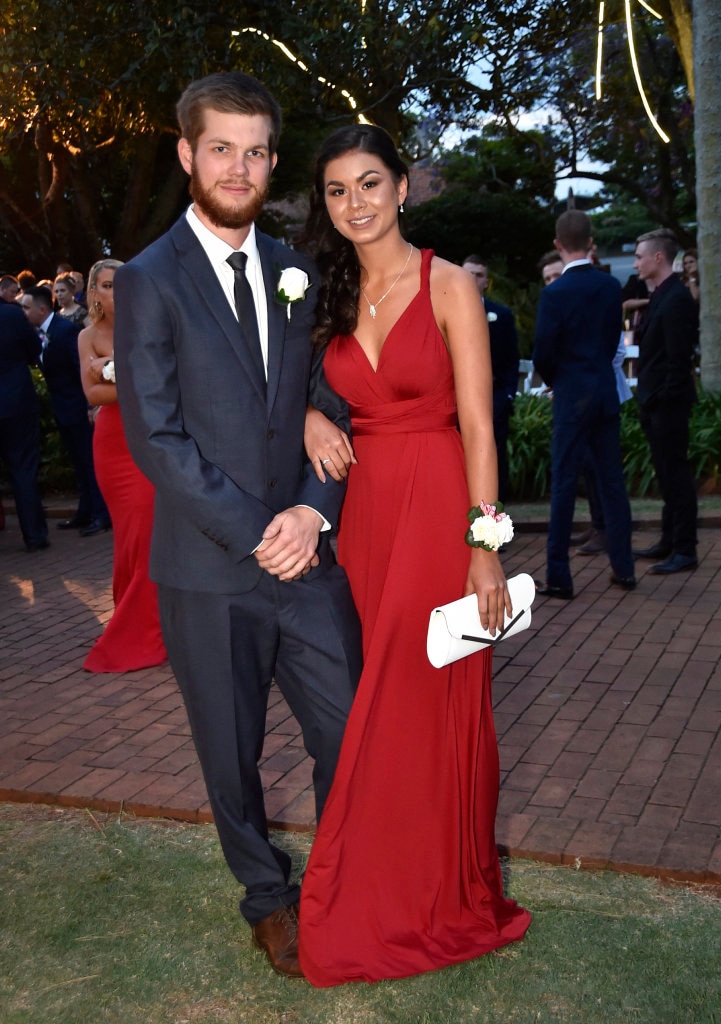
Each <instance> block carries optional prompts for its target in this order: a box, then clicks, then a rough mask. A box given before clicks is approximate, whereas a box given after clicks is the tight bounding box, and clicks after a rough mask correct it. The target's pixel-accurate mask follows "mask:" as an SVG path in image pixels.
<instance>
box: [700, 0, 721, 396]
mask: <svg viewBox="0 0 721 1024" xmlns="http://www.w3.org/2000/svg"><path fill="white" fill-rule="evenodd" d="M693 14H694V77H695V81H696V127H695V144H696V211H697V212H696V216H697V220H698V250H699V275H700V280H701V383H702V384H703V386H704V387H705V388H707V389H708V390H709V391H721V276H720V275H719V273H718V254H719V252H721V189H719V187H718V160H719V153H721V69H720V68H719V61H718V55H719V53H721V4H719V2H718V0H694V12H693Z"/></svg>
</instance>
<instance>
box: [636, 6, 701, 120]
mask: <svg viewBox="0 0 721 1024" xmlns="http://www.w3.org/2000/svg"><path fill="white" fill-rule="evenodd" d="M711 2H713V0H711ZM651 6H652V7H654V8H655V9H656V10H658V12H659V13H660V14H661V16H662V17H663V20H664V22H665V24H666V30H667V31H668V34H669V36H670V37H671V39H672V40H673V44H674V46H675V47H676V50H677V51H678V55H679V57H680V58H681V64H682V65H683V70H684V74H685V75H686V82H687V84H688V94H689V96H690V97H691V102H692V103H695V102H696V81H695V74H694V57H693V21H696V20H697V18H698V15H697V11H696V9H695V8H696V4H695V0H694V10H693V12H692V10H691V0H655V2H654V3H652V4H651ZM706 6H710V3H707V4H706Z"/></svg>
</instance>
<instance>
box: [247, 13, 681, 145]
mask: <svg viewBox="0 0 721 1024" xmlns="http://www.w3.org/2000/svg"><path fill="white" fill-rule="evenodd" d="M637 2H638V3H639V4H640V5H641V7H643V8H645V10H647V11H648V12H649V14H651V15H653V17H654V18H658V19H659V20H662V15H660V14H659V13H658V11H656V10H654V8H653V7H651V5H650V4H649V3H647V2H646V0H637ZM631 3H632V0H624V8H625V15H626V39H627V41H628V52H629V56H630V58H631V67H632V69H633V75H634V78H635V80H636V87H637V89H638V92H639V96H640V97H641V102H642V103H643V107H644V110H645V111H646V116H647V117H648V119H649V121H650V123H651V125H652V126H653V128H654V130H655V131H656V132H657V134H658V135H659V137H660V138H661V139H662V140H663V141H664V142H670V138H669V136H668V135H667V134H666V132H665V131H664V130H663V128H662V127H661V125H660V124H659V123H658V121H657V119H656V117H655V115H654V113H653V111H652V110H651V106H650V104H649V102H648V98H647V96H646V91H645V89H644V87H643V82H642V80H641V71H640V69H639V65H638V57H637V55H636V45H635V42H634V36H633V15H632V12H631ZM364 11H365V0H361V14H363V13H364ZM605 20H606V3H605V0H599V5H598V32H597V45H596V99H597V100H600V99H601V96H602V93H603V90H602V72H603V34H604V26H605ZM244 34H253V35H257V36H260V38H261V39H264V40H265V41H266V42H268V43H271V44H272V45H273V46H276V47H277V48H278V49H279V50H280V52H281V53H282V54H283V56H284V57H286V58H287V60H289V61H291V63H293V64H295V65H296V67H297V68H299V69H300V70H301V71H303V72H305V74H307V75H313V77H314V78H315V79H316V81H317V82H319V83H320V84H321V85H323V86H325V87H326V88H328V89H333V90H335V89H339V87H338V86H337V85H336V84H335V83H334V82H331V81H330V79H328V78H326V77H325V76H324V75H319V74H315V73H314V72H313V71H312V70H311V69H310V68H309V67H308V65H307V64H306V63H305V62H304V61H302V60H301V59H300V57H297V56H296V55H295V54H294V53H293V52H292V50H291V49H290V48H289V47H288V46H286V44H285V43H284V42H282V41H281V40H280V39H274V38H273V37H272V36H270V35H268V33H267V32H264V31H263V30H262V29H259V28H252V27H248V28H242V29H234V30H233V31H232V32H231V35H233V36H240V35H244ZM363 45H365V40H363ZM339 91H340V95H341V96H342V97H343V98H344V100H345V101H346V103H347V104H348V106H349V107H350V108H351V110H353V111H354V112H355V111H357V110H358V103H357V102H356V100H355V98H354V97H353V96H352V95H351V94H350V93H349V92H348V90H347V89H339ZM357 119H358V122H359V123H360V124H370V123H371V122H369V121H368V119H367V118H366V117H365V116H364V115H363V114H362V113H359V114H357Z"/></svg>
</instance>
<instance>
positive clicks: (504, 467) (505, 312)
mask: <svg viewBox="0 0 721 1024" xmlns="http://www.w3.org/2000/svg"><path fill="white" fill-rule="evenodd" d="M463 269H464V270H467V271H468V273H469V274H471V275H472V276H473V277H474V278H475V281H476V286H477V288H478V291H479V292H480V293H481V298H482V300H483V306H484V308H485V310H486V318H487V320H488V334H489V337H490V342H491V369H492V371H493V434H494V438H495V442H496V456H497V459H498V497H499V499H500V500H501V501H502V502H504V503H505V501H506V497H507V494H508V430H509V423H510V419H511V416H512V415H513V401H514V399H515V397H516V391H517V390H518V364H519V355H518V334H517V332H516V322H515V320H514V319H513V313H512V312H511V311H510V309H509V308H508V306H502V305H501V304H500V302H493V301H491V299H487V298H486V296H485V291H486V288H487V287H488V282H489V277H488V263H487V261H486V260H484V259H482V258H481V257H480V256H476V255H475V253H473V254H472V255H470V256H466V258H465V259H464V261H463Z"/></svg>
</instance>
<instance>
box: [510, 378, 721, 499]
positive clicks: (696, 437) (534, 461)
mask: <svg viewBox="0 0 721 1024" xmlns="http://www.w3.org/2000/svg"><path fill="white" fill-rule="evenodd" d="M698 399H699V400H698V402H697V403H696V405H695V406H694V408H693V411H692V414H691V427H690V442H689V458H690V462H691V470H692V472H693V475H694V477H695V479H696V481H697V483H698V485H699V487H701V486H704V487H705V488H706V487H708V488H709V489H717V488H718V487H719V472H720V468H719V467H720V463H721V393H715V392H710V391H704V390H703V389H702V388H699V392H698ZM552 421H553V403H552V402H551V401H550V400H549V399H548V398H546V397H545V396H543V395H518V397H517V398H516V402H515V407H514V412H513V416H512V418H511V427H510V433H509V440H508V462H509V478H510V491H511V495H512V497H513V498H515V499H516V501H534V500H540V499H542V498H545V497H546V496H547V495H548V493H549V491H550V486H551V429H552ZM621 453H622V456H623V468H624V474H625V477H626V487H627V489H628V493H629V495H631V496H633V497H636V498H643V497H647V496H649V495H654V494H656V493H657V489H656V477H655V474H654V472H653V467H652V465H651V457H650V454H649V450H648V444H647V442H646V438H645V435H644V433H643V430H642V429H641V424H640V423H639V419H638V406H637V405H636V402H635V401H633V400H631V401H630V402H625V403H624V404H623V405H622V406H621Z"/></svg>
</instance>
